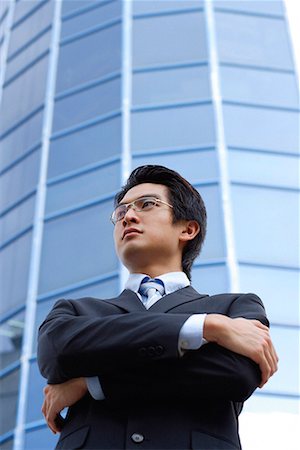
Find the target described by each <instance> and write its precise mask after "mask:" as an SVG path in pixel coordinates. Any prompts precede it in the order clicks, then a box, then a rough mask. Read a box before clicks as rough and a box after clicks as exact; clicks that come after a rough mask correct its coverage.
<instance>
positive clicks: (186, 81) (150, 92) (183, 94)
mask: <svg viewBox="0 0 300 450" xmlns="http://www.w3.org/2000/svg"><path fill="white" fill-rule="evenodd" d="M210 96H211V91H210V82H209V73H208V68H207V66H202V67H181V68H177V69H174V70H160V71H154V72H152V71H151V72H141V73H135V74H134V75H133V85H132V102H133V105H137V106H139V105H151V104H154V105H155V104H163V103H176V102H189V101H193V100H206V99H208V98H210Z"/></svg>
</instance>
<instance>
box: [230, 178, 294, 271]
mask: <svg viewBox="0 0 300 450" xmlns="http://www.w3.org/2000/svg"><path fill="white" fill-rule="evenodd" d="M231 193H232V208H233V221H234V230H235V243H236V253H237V257H238V258H239V259H240V260H244V261H249V262H257V263H263V264H272V265H280V266H285V265H287V266H292V267H298V264H299V253H298V249H299V221H298V219H297V211H298V208H299V193H297V192H293V191H285V190H279V189H276V190H275V189H263V188H255V187H246V186H232V189H231Z"/></svg>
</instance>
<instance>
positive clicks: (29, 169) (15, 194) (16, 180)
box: [0, 152, 40, 212]
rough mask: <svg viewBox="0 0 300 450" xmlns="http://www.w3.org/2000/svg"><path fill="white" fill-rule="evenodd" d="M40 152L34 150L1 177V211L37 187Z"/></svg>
mask: <svg viewBox="0 0 300 450" xmlns="http://www.w3.org/2000/svg"><path fill="white" fill-rule="evenodd" d="M39 162H40V153H39V152H34V153H32V154H31V155H29V156H28V157H27V158H25V159H24V160H23V161H21V162H20V163H19V164H17V165H15V166H13V167H12V168H11V169H10V170H8V171H7V172H5V173H4V174H3V175H2V176H1V177H0V192H1V197H0V212H1V211H3V210H4V209H5V208H8V207H9V206H11V205H12V204H14V203H15V202H16V201H17V200H19V199H20V198H22V197H23V196H25V195H26V194H28V193H29V192H31V191H32V190H34V189H35V188H36V184H37V181H38V176H39Z"/></svg>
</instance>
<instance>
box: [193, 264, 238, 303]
mask: <svg viewBox="0 0 300 450" xmlns="http://www.w3.org/2000/svg"><path fill="white" fill-rule="evenodd" d="M192 285H193V287H194V288H195V289H196V290H197V291H198V292H200V294H208V295H215V294H220V293H221V292H228V290H229V280H228V273H227V269H226V266H225V264H223V265H222V264H220V265H211V266H201V267H195V268H194V269H193V270H192Z"/></svg>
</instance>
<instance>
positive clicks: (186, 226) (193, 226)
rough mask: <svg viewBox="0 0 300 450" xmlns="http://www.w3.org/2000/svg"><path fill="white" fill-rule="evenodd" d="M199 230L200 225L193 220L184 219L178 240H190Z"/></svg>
mask: <svg viewBox="0 0 300 450" xmlns="http://www.w3.org/2000/svg"><path fill="white" fill-rule="evenodd" d="M199 232H200V225H199V223H198V222H196V221H195V220H186V221H184V222H183V224H182V229H181V234H180V236H179V240H180V242H182V243H186V242H188V241H192V240H193V239H194V237H196V236H197V234H198V233H199Z"/></svg>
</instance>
